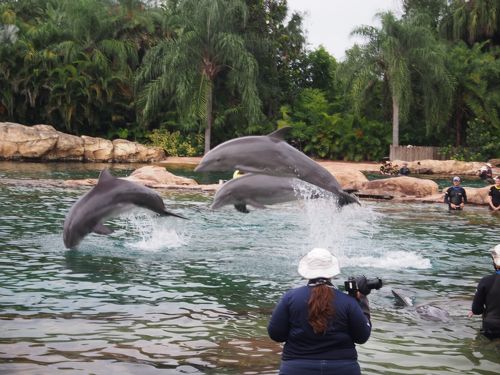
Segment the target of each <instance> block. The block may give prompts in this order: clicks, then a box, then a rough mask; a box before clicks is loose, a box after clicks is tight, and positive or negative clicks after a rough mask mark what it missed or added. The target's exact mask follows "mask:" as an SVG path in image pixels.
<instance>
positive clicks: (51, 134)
mask: <svg viewBox="0 0 500 375" xmlns="http://www.w3.org/2000/svg"><path fill="white" fill-rule="evenodd" d="M58 137H59V136H58V134H57V133H56V130H55V129H54V128H52V127H49V128H35V127H29V126H24V125H20V124H15V123H13V122H3V123H0V159H4V160H20V159H39V158H42V157H43V156H44V155H46V154H48V153H49V151H51V150H52V149H53V148H54V147H55V145H56V144H57V139H58Z"/></svg>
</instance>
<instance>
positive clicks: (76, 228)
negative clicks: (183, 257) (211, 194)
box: [63, 169, 183, 249]
mask: <svg viewBox="0 0 500 375" xmlns="http://www.w3.org/2000/svg"><path fill="white" fill-rule="evenodd" d="M134 207H142V208H145V209H148V210H150V211H153V212H156V213H158V214H160V215H162V216H176V217H180V218H183V217H182V216H180V215H177V214H174V213H172V212H169V211H167V210H166V209H165V204H164V203H163V199H162V198H161V197H160V195H159V194H158V193H156V192H155V191H154V190H152V189H149V188H147V187H145V186H142V185H139V184H137V183H135V182H131V181H126V180H123V179H119V178H116V177H114V176H113V175H111V173H110V172H109V170H108V169H104V170H103V171H101V173H100V174H99V180H98V181H97V185H96V186H94V187H93V188H92V189H91V190H90V191H89V192H87V193H86V194H85V195H83V196H82V197H81V198H80V199H78V201H77V202H76V203H75V204H74V205H73V206H72V207H71V209H70V210H69V212H68V214H67V215H66V219H65V221H64V227H63V241H64V246H66V247H67V248H68V249H70V248H74V247H76V246H78V244H79V243H80V242H81V241H82V240H83V238H84V237H85V236H86V235H88V234H89V233H91V232H95V233H98V234H110V233H112V232H113V230H112V229H110V228H108V227H106V226H104V225H103V222H104V221H105V220H107V219H109V218H111V217H114V216H117V215H119V214H120V213H123V212H126V211H129V210H131V209H132V208H134Z"/></svg>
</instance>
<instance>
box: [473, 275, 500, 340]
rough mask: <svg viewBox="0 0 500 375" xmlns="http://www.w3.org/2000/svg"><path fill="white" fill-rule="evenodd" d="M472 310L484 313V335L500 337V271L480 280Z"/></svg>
mask: <svg viewBox="0 0 500 375" xmlns="http://www.w3.org/2000/svg"><path fill="white" fill-rule="evenodd" d="M472 312H473V313H474V314H483V328H482V329H481V333H482V334H483V335H485V336H486V337H488V338H490V339H493V338H498V337H500V271H496V272H495V273H494V274H493V275H488V276H485V277H483V278H482V279H481V281H479V284H478V285H477V290H476V294H475V295H474V300H473V301H472Z"/></svg>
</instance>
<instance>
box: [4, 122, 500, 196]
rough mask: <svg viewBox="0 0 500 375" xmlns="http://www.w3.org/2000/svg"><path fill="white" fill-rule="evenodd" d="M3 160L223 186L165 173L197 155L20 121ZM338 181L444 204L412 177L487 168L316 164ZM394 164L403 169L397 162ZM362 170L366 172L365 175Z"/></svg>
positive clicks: (366, 191)
mask: <svg viewBox="0 0 500 375" xmlns="http://www.w3.org/2000/svg"><path fill="white" fill-rule="evenodd" d="M0 160H11V161H40V162H49V161H81V162H92V163H97V162H105V163H118V162H119V163H148V164H149V165H147V166H145V167H141V168H138V169H136V170H135V171H134V172H133V173H132V174H131V175H130V176H128V177H126V179H129V180H131V181H135V182H138V183H141V184H143V185H145V186H148V187H151V188H154V189H160V190H180V191H192V192H206V193H214V192H216V191H217V190H218V189H219V188H220V186H221V185H220V184H210V185H200V184H198V183H197V182H196V181H195V180H193V179H187V178H184V177H179V176H175V175H174V174H172V173H170V172H168V171H167V169H168V167H169V166H176V167H179V166H184V167H186V166H187V167H194V166H196V165H197V164H198V163H199V162H200V160H201V158H199V157H187V158H185V157H167V156H166V155H165V153H164V152H163V150H161V149H159V148H155V147H148V146H144V145H141V144H138V143H134V142H130V141H127V140H123V139H116V140H113V141H110V140H105V139H102V138H93V137H87V136H81V137H78V136H73V135H69V134H65V133H62V132H59V131H57V130H55V129H54V128H53V127H52V126H50V125H34V126H24V125H20V124H16V123H9V122H7V123H5V122H4V123H0ZM317 162H318V163H319V164H320V165H322V166H323V167H325V168H326V169H327V170H328V171H329V172H330V173H331V174H332V175H334V176H335V178H336V179H337V180H338V181H339V183H340V185H341V186H342V187H343V188H344V189H350V190H355V191H357V194H358V195H359V196H360V198H361V199H384V200H387V199H390V200H393V201H398V202H423V203H442V202H443V193H444V192H443V191H439V187H438V185H437V184H436V182H434V181H432V180H429V179H425V178H417V177H413V176H415V175H417V176H418V175H419V174H437V175H443V176H450V177H451V176H453V175H459V176H475V175H477V171H478V170H479V169H480V168H481V166H483V165H484V163H482V162H463V161H456V160H419V161H414V162H409V163H408V167H409V168H410V170H411V171H412V176H411V177H406V176H401V177H389V178H384V179H377V180H372V181H370V180H368V178H367V177H366V176H365V174H364V173H379V172H380V163H375V162H365V163H363V162H361V163H353V162H342V161H329V160H327V161H325V160H317ZM493 162H494V165H495V168H494V170H493V172H494V174H495V175H498V174H500V168H498V164H499V161H498V159H495V161H493ZM393 164H398V165H401V164H402V161H400V160H395V161H393ZM363 172H364V173H363ZM96 182H97V180H96V179H83V180H68V181H62V180H61V181H59V180H42V179H40V180H34V179H31V180H26V179H22V180H18V179H6V178H2V179H0V184H4V185H25V186H53V187H76V186H93V185H95V184H96ZM489 188H490V186H485V187H482V188H469V187H465V190H466V192H467V197H468V201H469V204H475V205H487V204H488V191H489Z"/></svg>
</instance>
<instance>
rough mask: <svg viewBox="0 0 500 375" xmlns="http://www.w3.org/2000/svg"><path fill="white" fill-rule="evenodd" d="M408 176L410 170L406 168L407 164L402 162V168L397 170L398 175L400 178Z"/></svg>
mask: <svg viewBox="0 0 500 375" xmlns="http://www.w3.org/2000/svg"><path fill="white" fill-rule="evenodd" d="M409 174H410V168H408V163H407V162H403V166H402V167H401V169H400V170H399V175H400V176H408V175H409Z"/></svg>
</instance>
